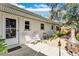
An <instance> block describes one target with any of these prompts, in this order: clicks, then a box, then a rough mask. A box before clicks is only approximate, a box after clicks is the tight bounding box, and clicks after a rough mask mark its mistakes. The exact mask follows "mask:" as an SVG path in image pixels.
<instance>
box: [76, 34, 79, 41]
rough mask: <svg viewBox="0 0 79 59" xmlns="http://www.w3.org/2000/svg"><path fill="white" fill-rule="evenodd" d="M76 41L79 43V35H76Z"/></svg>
mask: <svg viewBox="0 0 79 59" xmlns="http://www.w3.org/2000/svg"><path fill="white" fill-rule="evenodd" d="M76 40H78V41H79V33H77V34H76Z"/></svg>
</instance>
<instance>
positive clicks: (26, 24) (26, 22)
mask: <svg viewBox="0 0 79 59" xmlns="http://www.w3.org/2000/svg"><path fill="white" fill-rule="evenodd" d="M26 29H30V28H29V21H25V30H26Z"/></svg>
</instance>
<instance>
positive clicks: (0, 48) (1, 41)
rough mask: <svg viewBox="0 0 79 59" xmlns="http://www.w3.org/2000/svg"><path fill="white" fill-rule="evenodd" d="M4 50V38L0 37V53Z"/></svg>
mask: <svg viewBox="0 0 79 59" xmlns="http://www.w3.org/2000/svg"><path fill="white" fill-rule="evenodd" d="M5 51H6V43H5V39H3V38H2V37H0V53H3V52H5Z"/></svg>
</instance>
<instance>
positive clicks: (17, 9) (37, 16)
mask: <svg viewBox="0 0 79 59" xmlns="http://www.w3.org/2000/svg"><path fill="white" fill-rule="evenodd" d="M1 5H2V6H5V7H7V8H9V9H13V10H16V11H19V12H18V13H23V14H24V15H26V14H28V15H31V16H33V17H36V18H39V20H41V21H44V22H48V23H52V22H50V21H49V20H48V19H47V18H45V17H42V16H41V15H38V14H35V13H33V12H31V11H28V10H25V9H22V8H20V7H17V6H15V5H13V4H10V3H0V6H1ZM5 7H4V8H2V9H6V8H5ZM8 12H10V11H8ZM11 12H12V11H11ZM12 13H13V12H12ZM18 13H17V14H18ZM14 14H16V13H15V12H14ZM19 15H22V14H19ZM24 15H22V16H24ZM37 20H38V19H37Z"/></svg>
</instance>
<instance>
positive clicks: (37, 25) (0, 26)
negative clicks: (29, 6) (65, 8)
mask: <svg viewBox="0 0 79 59" xmlns="http://www.w3.org/2000/svg"><path fill="white" fill-rule="evenodd" d="M1 8H2V7H1ZM1 10H3V11H0V36H2V37H3V38H5V39H6V27H5V25H6V22H5V18H12V19H16V20H17V29H16V32H18V38H17V39H18V43H19V44H25V43H26V42H27V41H28V39H30V38H31V37H32V36H34V33H35V32H36V33H37V34H38V35H39V37H40V39H41V38H42V35H43V33H48V32H49V31H52V30H51V25H52V24H51V23H50V22H49V21H46V20H43V19H41V18H38V17H33V16H32V17H31V15H28V14H24V13H22V12H19V11H16V10H13V9H10V8H3V9H1ZM6 11H8V12H6ZM9 11H10V12H9ZM12 11H13V12H12ZM14 11H15V12H14ZM11 12H12V13H11ZM16 12H17V14H14V13H16ZM18 12H19V13H22V15H26V16H27V17H25V16H20V15H19V14H18ZM25 20H27V21H29V22H30V30H25ZM41 23H43V24H44V30H41ZM28 35H29V37H30V38H27V37H28ZM31 39H32V38H31ZM15 41H17V40H16V39H13V40H12V39H9V40H7V39H6V42H7V43H10V44H12V43H13V42H15Z"/></svg>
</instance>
